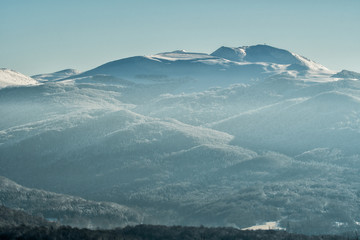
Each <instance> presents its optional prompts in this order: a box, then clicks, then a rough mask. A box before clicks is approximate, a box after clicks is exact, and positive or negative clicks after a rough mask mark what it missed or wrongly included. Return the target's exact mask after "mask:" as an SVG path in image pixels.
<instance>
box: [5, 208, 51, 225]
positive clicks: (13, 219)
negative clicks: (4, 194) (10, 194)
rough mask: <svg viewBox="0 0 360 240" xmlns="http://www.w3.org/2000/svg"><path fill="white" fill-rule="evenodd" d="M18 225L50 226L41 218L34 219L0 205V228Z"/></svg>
mask: <svg viewBox="0 0 360 240" xmlns="http://www.w3.org/2000/svg"><path fill="white" fill-rule="evenodd" d="M20 225H26V226H50V225H51V224H50V223H49V222H47V221H46V220H45V219H44V218H42V217H35V216H32V215H29V214H27V213H25V212H23V211H20V210H13V209H10V208H7V207H4V206H1V205H0V228H1V227H14V226H20ZM53 225H54V224H53Z"/></svg>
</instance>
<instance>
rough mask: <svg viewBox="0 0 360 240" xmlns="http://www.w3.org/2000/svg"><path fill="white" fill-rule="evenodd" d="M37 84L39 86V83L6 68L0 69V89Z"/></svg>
mask: <svg viewBox="0 0 360 240" xmlns="http://www.w3.org/2000/svg"><path fill="white" fill-rule="evenodd" d="M37 84H39V82H38V81H36V80H34V79H32V78H31V77H28V76H25V75H24V74H21V73H18V72H16V71H13V70H10V69H7V68H0V88H4V87H10V86H29V85H37Z"/></svg>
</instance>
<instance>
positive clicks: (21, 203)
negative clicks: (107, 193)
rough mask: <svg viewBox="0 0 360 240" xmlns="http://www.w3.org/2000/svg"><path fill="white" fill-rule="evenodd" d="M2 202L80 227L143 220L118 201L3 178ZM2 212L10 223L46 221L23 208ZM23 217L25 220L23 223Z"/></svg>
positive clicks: (115, 224)
mask: <svg viewBox="0 0 360 240" xmlns="http://www.w3.org/2000/svg"><path fill="white" fill-rule="evenodd" d="M0 204H1V205H4V206H7V207H9V208H15V209H21V210H23V211H25V212H27V213H29V214H31V215H37V216H42V217H44V218H46V219H49V220H51V221H55V222H58V223H61V224H71V225H72V226H77V227H88V228H92V227H95V226H96V227H103V228H111V227H119V226H126V225H129V224H138V223H140V222H141V215H140V214H139V213H137V212H136V211H135V210H133V209H130V208H127V207H125V206H121V205H119V204H115V203H108V202H94V201H88V200H85V199H82V198H79V197H73V196H69V195H63V194H56V193H51V192H46V191H42V190H37V189H30V188H25V187H23V186H20V185H18V184H16V183H15V182H13V181H10V180H9V179H6V178H4V177H0ZM5 210H7V211H5ZM2 211H4V212H6V214H1V219H2V221H6V222H7V223H11V222H14V224H15V225H19V224H22V223H23V224H26V225H29V224H31V225H36V224H37V225H43V224H45V221H44V220H41V218H35V217H32V218H30V217H26V216H25V215H26V214H25V213H22V212H20V211H13V210H9V209H6V208H2ZM5 216H7V218H6V219H5V218H4V217H5ZM22 219H25V220H24V221H23V222H22ZM27 219H29V221H27Z"/></svg>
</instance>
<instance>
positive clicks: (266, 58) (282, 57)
mask: <svg viewBox="0 0 360 240" xmlns="http://www.w3.org/2000/svg"><path fill="white" fill-rule="evenodd" d="M211 55H212V56H216V57H220V58H224V59H228V60H231V61H236V62H252V63H258V62H266V63H272V64H281V65H289V66H288V70H297V71H304V70H306V71H317V72H318V71H321V72H324V73H327V74H332V73H333V72H332V71H330V70H329V69H327V68H326V67H324V66H323V65H321V64H318V63H315V62H314V61H311V60H309V59H307V58H305V57H303V56H300V55H298V54H295V53H292V52H290V51H287V50H284V49H280V48H275V47H272V46H268V45H261V44H259V45H253V46H243V47H235V48H233V47H224V46H223V47H220V48H219V49H217V50H216V51H215V52H213V53H212V54H211Z"/></svg>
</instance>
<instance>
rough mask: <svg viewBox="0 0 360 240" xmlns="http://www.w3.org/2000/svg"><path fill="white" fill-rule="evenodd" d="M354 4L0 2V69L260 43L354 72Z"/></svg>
mask: <svg viewBox="0 0 360 240" xmlns="http://www.w3.org/2000/svg"><path fill="white" fill-rule="evenodd" d="M359 29H360V1H359V0H338V1H333V0H311V1H310V0H301V1H300V0H244V1H242V0H181V1H180V0H178V1H177V0H151V1H150V0H117V1H115V0H0V67H6V68H11V69H14V70H17V71H19V72H22V73H24V74H27V75H32V74H37V73H45V72H53V71H57V70H61V69H64V68H76V69H79V70H82V71H83V70H87V69H90V68H93V67H96V66H98V65H101V64H103V63H105V62H108V61H111V60H115V59H120V58H124V57H129V56H135V55H148V54H154V53H158V52H165V51H172V50H176V49H185V50H188V51H197V52H206V53H211V52H212V51H214V50H216V49H217V48H218V47H220V46H222V45H224V46H233V47H237V46H243V45H254V44H259V43H266V44H268V45H272V46H275V47H279V48H284V49H287V50H290V51H293V52H296V53H298V54H300V55H303V56H305V57H308V58H310V59H312V60H314V61H316V62H319V63H321V64H323V65H325V66H327V67H328V68H331V69H334V70H341V69H344V68H345V69H349V70H354V71H358V72H360V30H359Z"/></svg>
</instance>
